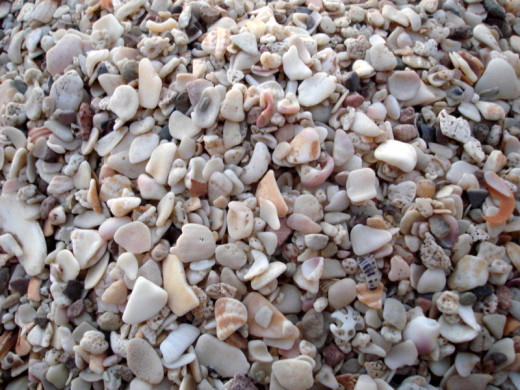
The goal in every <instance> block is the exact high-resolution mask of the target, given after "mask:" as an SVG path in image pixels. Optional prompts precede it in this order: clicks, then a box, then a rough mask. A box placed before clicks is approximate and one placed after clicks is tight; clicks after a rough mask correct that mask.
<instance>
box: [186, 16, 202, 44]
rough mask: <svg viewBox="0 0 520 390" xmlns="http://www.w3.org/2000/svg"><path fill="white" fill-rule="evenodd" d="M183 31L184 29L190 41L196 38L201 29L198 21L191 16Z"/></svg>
mask: <svg viewBox="0 0 520 390" xmlns="http://www.w3.org/2000/svg"><path fill="white" fill-rule="evenodd" d="M184 31H186V34H187V35H188V38H189V39H190V41H191V40H193V39H197V37H199V36H200V35H201V34H202V31H203V29H202V26H201V25H200V23H199V22H197V20H195V19H194V18H191V19H190V23H189V24H188V25H187V26H186V29H185V30H184Z"/></svg>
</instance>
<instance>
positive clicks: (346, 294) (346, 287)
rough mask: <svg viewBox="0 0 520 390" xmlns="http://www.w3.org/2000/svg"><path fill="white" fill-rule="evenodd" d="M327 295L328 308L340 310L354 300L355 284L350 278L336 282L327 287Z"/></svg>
mask: <svg viewBox="0 0 520 390" xmlns="http://www.w3.org/2000/svg"><path fill="white" fill-rule="evenodd" d="M327 294H328V295H327V297H328V300H329V305H330V307H332V308H333V309H341V308H342V307H345V306H348V305H350V304H351V303H352V302H353V301H354V299H355V298H356V282H355V281H354V280H353V279H350V278H345V279H341V280H338V281H337V282H336V283H334V284H332V285H331V286H330V287H329V290H328V292H327Z"/></svg>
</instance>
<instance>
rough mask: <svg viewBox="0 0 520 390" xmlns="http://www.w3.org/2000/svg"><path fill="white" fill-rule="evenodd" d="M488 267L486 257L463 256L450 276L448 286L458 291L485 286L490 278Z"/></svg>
mask: <svg viewBox="0 0 520 390" xmlns="http://www.w3.org/2000/svg"><path fill="white" fill-rule="evenodd" d="M488 276H489V273H488V267H487V262H486V260H485V259H483V258H481V257H476V256H470V255H466V256H464V257H463V258H461V259H460V260H459V261H458V263H457V265H456V266H455V269H454V270H453V273H452V274H451V275H450V277H449V278H448V287H449V288H451V289H454V290H457V291H467V290H471V289H473V288H475V287H478V286H483V285H485V284H486V282H487V280H488Z"/></svg>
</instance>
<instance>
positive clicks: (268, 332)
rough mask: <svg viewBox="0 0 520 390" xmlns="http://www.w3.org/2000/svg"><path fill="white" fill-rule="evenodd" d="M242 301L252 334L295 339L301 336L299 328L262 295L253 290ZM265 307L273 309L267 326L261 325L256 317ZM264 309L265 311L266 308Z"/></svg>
mask: <svg viewBox="0 0 520 390" xmlns="http://www.w3.org/2000/svg"><path fill="white" fill-rule="evenodd" d="M242 303H243V304H244V305H245V306H246V308H247V323H248V330H249V334H250V335H253V336H257V337H267V338H271V339H289V340H294V339H296V338H298V337H299V335H300V331H299V330H298V328H297V327H296V326H294V325H293V324H292V323H291V321H289V320H288V319H287V318H285V316H284V315H283V314H282V313H281V312H280V311H279V310H278V309H277V308H276V307H274V306H273V305H272V304H271V302H269V301H268V300H267V299H265V298H264V297H263V296H262V295H260V294H258V293H255V292H251V293H249V294H248V295H247V296H246V297H245V298H244V300H243V301H242ZM263 308H267V309H269V310H271V311H272V314H271V315H270V317H271V320H270V322H269V324H268V326H266V327H263V326H261V325H259V324H258V322H257V319H256V316H257V313H258V312H259V311H260V310H261V309H263ZM263 310H264V311H265V309H263Z"/></svg>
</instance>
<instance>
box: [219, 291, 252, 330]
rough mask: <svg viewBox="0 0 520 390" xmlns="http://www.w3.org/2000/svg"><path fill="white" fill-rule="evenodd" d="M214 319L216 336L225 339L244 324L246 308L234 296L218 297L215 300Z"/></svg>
mask: <svg viewBox="0 0 520 390" xmlns="http://www.w3.org/2000/svg"><path fill="white" fill-rule="evenodd" d="M215 319H216V320H217V337H218V338H219V339H220V340H225V339H227V338H228V337H229V336H230V335H231V334H233V333H234V332H235V331H236V330H238V329H240V328H241V327H242V326H244V325H245V324H246V322H247V309H246V307H245V306H244V304H243V303H242V302H240V301H238V300H236V299H234V298H220V299H217V302H215Z"/></svg>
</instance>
